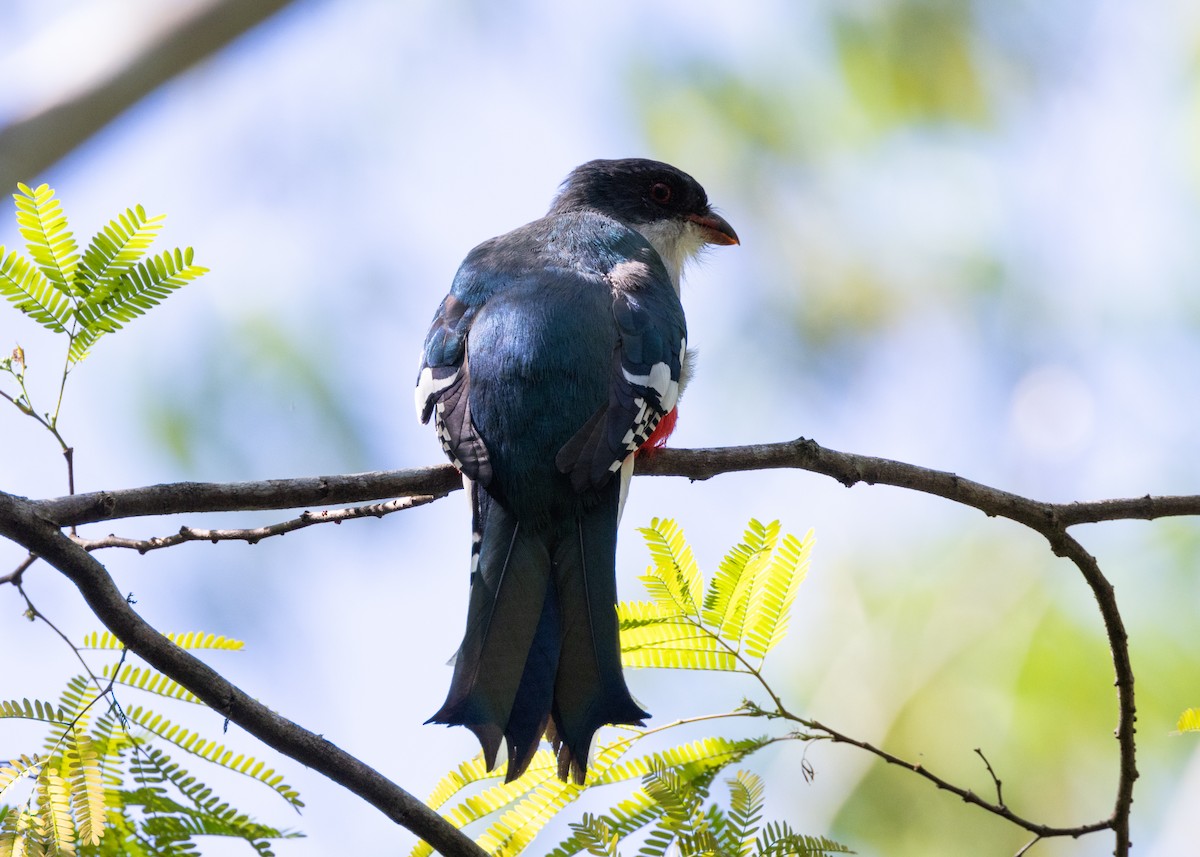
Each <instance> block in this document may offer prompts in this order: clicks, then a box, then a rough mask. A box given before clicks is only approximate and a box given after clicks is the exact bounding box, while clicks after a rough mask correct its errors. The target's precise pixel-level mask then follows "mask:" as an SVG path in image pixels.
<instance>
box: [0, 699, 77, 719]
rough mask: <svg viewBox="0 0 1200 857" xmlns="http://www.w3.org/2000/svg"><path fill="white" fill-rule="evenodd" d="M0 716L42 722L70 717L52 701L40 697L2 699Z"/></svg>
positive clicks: (0, 701)
mask: <svg viewBox="0 0 1200 857" xmlns="http://www.w3.org/2000/svg"><path fill="white" fill-rule="evenodd" d="M0 718H16V719H20V720H40V721H42V722H43V723H54V724H58V723H65V722H68V721H69V720H70V718H69V717H68V716H67V715H66V714H65V713H64V712H63V711H62V710H61V709H58V708H55V707H54V705H53V703H50V702H43V701H42V700H40V699H35V700H33V701H30V700H28V699H21V700H16V699H3V700H0Z"/></svg>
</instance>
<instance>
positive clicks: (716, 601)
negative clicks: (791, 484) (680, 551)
mask: <svg viewBox="0 0 1200 857" xmlns="http://www.w3.org/2000/svg"><path fill="white" fill-rule="evenodd" d="M778 539H779V522H778V521H774V522H772V523H771V524H770V525H768V526H766V527H764V526H763V525H762V524H761V523H760V522H759V521H757V520H755V519H753V518H752V519H751V520H750V523H749V524H748V525H747V526H746V533H745V536H744V537H743V540H742V542H741V543H740V544H738V545H735V546H734V547H733V548H732V549H731V550H730V551H729V553H728V554H726V555H725V558H724V559H723V560H721V564H720V565H719V566H718V567H717V573H716V574H714V575H713V578H712V582H711V583H710V584H709V587H708V591H707V593H705V596H704V621H705V622H707V623H709V624H710V625H713V626H715V627H716V628H717V631H718V633H719V634H720V635H721V636H722V637H724V638H726V639H727V640H729V641H731V642H732V643H734V645H740V644H741V640H742V629H743V624H744V622H745V619H746V609H747V607H748V606H749V603H750V594H751V592H752V591H753V590H754V585H755V581H756V580H757V578H758V574H759V571H760V569H761V567H762V565H763V564H764V563H765V562H766V561H767V560H769V558H770V554H771V551H773V550H774V549H775V544H776V542H777V541H778Z"/></svg>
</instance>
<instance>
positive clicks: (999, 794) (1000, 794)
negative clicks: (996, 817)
mask: <svg viewBox="0 0 1200 857" xmlns="http://www.w3.org/2000/svg"><path fill="white" fill-rule="evenodd" d="M975 755H977V756H978V757H979V758H981V759H983V766H984V767H985V768H987V772H988V776H990V777H991V778H992V782H993V783H995V785H996V806H1004V791H1003V790H1002V789H1001V787H1000V785H1001V784H1000V778H999V777H998V776H996V772H995V770H993V769H992V763H991V762H989V761H988V757H987V756H985V755H983V750H982V749H980V748H979V747H976V748H975Z"/></svg>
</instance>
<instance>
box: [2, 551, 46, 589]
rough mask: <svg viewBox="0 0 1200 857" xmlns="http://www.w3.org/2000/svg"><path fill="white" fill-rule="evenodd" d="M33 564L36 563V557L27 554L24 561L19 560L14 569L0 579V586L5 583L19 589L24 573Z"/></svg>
mask: <svg viewBox="0 0 1200 857" xmlns="http://www.w3.org/2000/svg"><path fill="white" fill-rule="evenodd" d="M35 562H37V555H36V554H29V555H28V556H27V557H25V559H23V560H21V561H20V562H19V563H18V564H17V567H16V568H14V569H13V570H12V571H10V572H9V573H8V574H6V575H4V576H3V577H0V585H3V584H5V583H13V584H16V585H17V586H18V587H20V585H21V579H22V578H23V577H24V576H25V572H26V571H28V570H29V567H30V566H31V565H33V564H34V563H35Z"/></svg>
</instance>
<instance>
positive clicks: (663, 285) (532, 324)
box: [415, 158, 740, 785]
mask: <svg viewBox="0 0 1200 857" xmlns="http://www.w3.org/2000/svg"><path fill="white" fill-rule="evenodd" d="M739 243H740V241H739V239H738V236H737V233H736V232H735V231H734V229H733V227H732V226H730V225H729V223H728V222H727V221H726V220H725V219H724V218H723V217H722V216H721V215H719V214H717V213H716V212H715V211H714V210H713V208H712V207H711V206H710V204H709V201H708V197H707V195H706V193H705V191H704V188H703V187H701V186H700V184H699V183H698V182H697V181H696V180H695V179H693V178H692V177H691V176H690V175H688V174H687V173H685V172H683V171H682V170H679V169H677V168H675V167H673V166H670V165H669V164H665V163H662V162H660V161H654V160H648V159H644V158H626V159H619V160H593V161H589V162H587V163H585V164H583V165H581V166H579V167H577V168H575V169H574V170H573V171H571V173H570V174H569V175H568V176H567V178H566V180H565V181H564V182H563V183H562V185H561V187H560V189H559V192H558V194H557V195H556V196H555V197H554V199H553V202H552V204H551V205H550V209H549V211H548V212H547V214H546V216H545V217H542V218H540V219H538V220H534V221H533V222H531V223H528V224H526V225H525V226H521V227H519V228H517V229H514V230H513V231H511V232H508V233H506V234H504V235H500V236H498V237H495V238H492V239H490V240H487V241H484V242H483V243H482V244H480V245H478V246H477V247H475V248H474V249H473V250H471V252H470V253H468V254H467V256H466V258H465V259H464V260H463V262H462V265H461V266H460V267H459V269H458V272H457V274H456V275H455V277H454V280H453V282H452V284H451V287H450V291H449V294H447V295H446V297H445V298H444V299H443V300H442V302H441V304H440V305H439V307H438V309H437V311H436V313H435V314H434V317H433V322H432V324H431V325H430V328H429V333H428V335H427V337H426V339H425V343H424V348H423V350H422V354H421V363H420V368H419V371H418V376H417V385H416V391H415V398H416V408H417V413H418V416H419V418H420V420H421V422H423V423H428V422H429V420H430V419H431V418H432V419H433V422H434V426H435V429H436V433H437V437H438V439H439V440H440V442H441V446H442V449H443V451H444V452H445V454H446V455H447V456H448V457H449V459H450V461H451V462H452V463H453V465H454V467H456V468H457V469H458V470H459V471H460V472H461V475H462V479H463V483H464V487H465V488H466V491H467V494H468V497H469V500H470V505H471V525H472V547H471V560H470V563H471V565H470V598H469V603H468V610H467V625H466V630H465V633H464V635H463V640H462V644H461V646H460V647H459V649H458V652H457V654H456V655H455V657H454V660H453V663H454V673H453V677H452V679H451V683H450V689H449V692H448V693H447V695H446V699H445V702H444V703H443V705H442V707H441V708H440V709H438V711H437V713H435V714H434V715H433V716H432V717H431V718H430V719H429V720H428V721H426V722H427V723H438V724H446V725H451V726H452V725H461V726H465V727H467V728H468V729H470V730H471V731H472V732H473V733H474V734H475V736H476V738H478V740H479V743H480V746H481V748H482V751H483V756H484V759H485V762H486V765H487V769H488V770H489V771H492V770H495V769H496V767H497V764H498V761H505V760H506V762H507V765H506V772H505V782H506V783H508V782H512V781H513V780H515V779H516V778H517V777H519V776H520V775H521V774H523V773H524V772H525V770H526V769H527V768H528V766H529V764H530V762H531V761H532V759H533V756H534V754H535V753H536V752H537V750H538V747H539V746H540V743H541V740H542V737H543V736H545V737H546V738H547V739H548V740H549V741H550V743H551V746H552V748H553V751H554V753H555V756H556V763H557V773H558V776H559V778H560V779H561V780H562V781H564V782H570V781H574V782H575V783H577V784H580V785H582V784H583V783H584V782H585V779H586V775H587V766H588V759H589V753H590V751H591V744H592V740H593V737H594V735H595V732H596V731H597V730H598V729H599V728H600V727H601V726H603V725H605V724H626V725H637V726H641V725H644V721H645V719H646V718H647V717H649V716H650V715H649V714H648V712H646V711H645V710H643V708H642V707H641V705H640V704H638V703H637V702H636V701H635V700H634V699H633V697H632V695H631V694H630V692H629V689H628V686H627V685H626V683H625V677H624V674H623V672H622V669H621V652H620V641H619V631H618V622H617V613H616V604H617V591H616V545H617V523H618V520H619V518H620V512H621V510H622V508H623V506H624V499H625V494H626V491H627V489H628V485H629V480H630V477H631V476H632V474H633V463H634V457H635V455H636V454H637V452H638V450H639V449H640V448H643V447H645V446H647V445H648V441H651V438H652V436H654V438H653V441H652V442H653V443H655V444H658V443H661V441H662V440H663V439H664V438H663V437H662V435H663V434H664V432H665V429H666V427H667V425H668V424H673V422H674V417H675V408H676V404H677V402H678V399H679V394H680V391H681V390H682V389H683V386H684V385H685V383H686V381H687V380H688V369H687V364H688V345H687V325H686V322H685V319H684V312H683V307H682V305H681V303H680V298H679V291H680V278H681V276H682V271H683V267H684V264H685V262H687V261H688V260H689V259H690V258H692V257H694V256H696V255H697V254H698V253H699V252H700V251H701V250H702V249H703V248H705V247H706V246H707V245H731V244H739ZM668 415H669V417H668ZM660 426H661V427H662V429H663V430H662V431H659V432H658V435H657V436H655V433H656V429H659V428H660Z"/></svg>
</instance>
